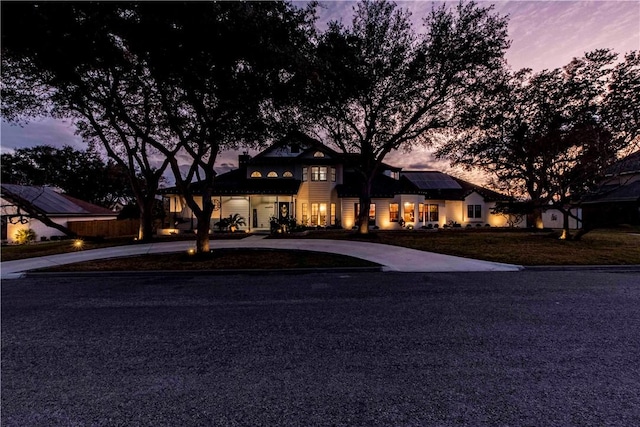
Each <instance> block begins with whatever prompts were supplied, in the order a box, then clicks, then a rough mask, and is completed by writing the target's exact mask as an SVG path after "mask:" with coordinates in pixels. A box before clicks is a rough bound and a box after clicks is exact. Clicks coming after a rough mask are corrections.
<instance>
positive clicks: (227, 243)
mask: <svg viewBox="0 0 640 427" xmlns="http://www.w3.org/2000/svg"><path fill="white" fill-rule="evenodd" d="M193 246H194V244H193V242H189V241H180V242H164V243H148V244H137V245H128V246H116V247H111V248H104V249H93V250H89V251H77V252H71V253H67V254H59V255H51V256H45V257H40V258H30V259H26V260H18V261H7V262H3V263H2V270H1V273H0V274H1V277H2V278H3V279H10V278H17V277H21V276H22V273H23V272H25V271H29V270H35V269H38V268H46V267H52V266H56V265H62V264H71V263H75V262H81V261H89V260H94V259H107V258H117V257H128V256H134V255H144V254H154V253H167V252H181V251H186V250H188V249H189V248H192V247H193ZM211 247H212V249H216V248H267V249H268V248H272V249H295V250H309V251H316V252H330V253H336V254H341V255H348V256H352V257H356V258H362V259H365V260H368V261H371V262H375V263H377V264H380V265H382V266H383V271H402V272H422V273H428V272H456V271H518V270H521V269H522V267H521V266H517V265H511V264H502V263H497V262H490V261H480V260H475V259H469V258H461V257H455V256H450V255H442V254H436V253H432V252H424V251H418V250H415V249H408V248H402V247H399V246H390V245H382V244H379V243H369V242H355V241H348V240H324V239H266V238H264V236H251V237H248V238H246V239H240V240H235V239H234V240H215V239H214V240H212V241H211Z"/></svg>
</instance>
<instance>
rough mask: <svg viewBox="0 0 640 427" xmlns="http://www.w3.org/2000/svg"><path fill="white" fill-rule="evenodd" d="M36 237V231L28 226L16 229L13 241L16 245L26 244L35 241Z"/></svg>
mask: <svg viewBox="0 0 640 427" xmlns="http://www.w3.org/2000/svg"><path fill="white" fill-rule="evenodd" d="M36 237H37V236H36V232H35V231H33V230H32V229H30V228H21V229H19V230H18V231H16V234H15V235H14V236H13V238H14V241H15V242H16V244H18V245H26V244H28V243H32V242H35V240H36Z"/></svg>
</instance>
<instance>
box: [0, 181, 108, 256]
mask: <svg viewBox="0 0 640 427" xmlns="http://www.w3.org/2000/svg"><path fill="white" fill-rule="evenodd" d="M0 187H1V190H2V193H1V194H0V197H1V203H2V240H3V241H8V242H9V243H12V242H13V240H14V236H15V234H16V232H17V231H18V230H20V229H23V228H26V229H31V230H33V231H34V232H35V233H36V238H37V239H39V240H51V239H52V238H53V239H55V238H59V237H60V236H64V235H65V233H63V232H62V231H61V230H58V229H56V228H54V227H50V226H47V225H46V224H44V223H43V222H42V221H41V220H39V219H37V218H38V217H47V218H49V219H50V220H52V221H53V222H54V223H56V224H59V225H61V226H63V227H67V228H68V227H69V223H70V222H72V221H86V220H114V219H116V218H117V213H116V212H113V211H111V210H109V209H107V208H103V207H101V206H96V205H94V204H91V203H88V202H85V201H83V200H79V199H76V198H74V197H71V196H68V195H66V194H61V193H59V192H57V191H55V190H54V189H53V188H51V187H34V186H25V185H13V184H2V185H1V186H0Z"/></svg>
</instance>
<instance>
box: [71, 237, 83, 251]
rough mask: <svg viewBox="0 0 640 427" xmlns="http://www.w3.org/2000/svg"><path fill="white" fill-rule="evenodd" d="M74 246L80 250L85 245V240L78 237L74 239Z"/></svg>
mask: <svg viewBox="0 0 640 427" xmlns="http://www.w3.org/2000/svg"><path fill="white" fill-rule="evenodd" d="M73 247H74V248H76V249H78V250H80V249H82V248H83V247H84V241H83V240H82V239H76V240H74V241H73Z"/></svg>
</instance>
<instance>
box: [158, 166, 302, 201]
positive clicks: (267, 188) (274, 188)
mask: <svg viewBox="0 0 640 427" xmlns="http://www.w3.org/2000/svg"><path fill="white" fill-rule="evenodd" d="M299 188H300V180H297V179H292V178H247V177H246V172H245V170H244V169H234V170H232V171H229V172H227V173H223V174H221V175H218V176H217V177H216V178H215V179H214V180H213V193H212V194H213V195H214V196H226V195H234V194H286V195H294V194H297V193H298V189H299ZM177 191H178V189H177V188H176V187H170V188H164V189H162V190H160V191H159V193H160V194H175V193H176V192H177ZM191 191H193V193H194V194H201V193H202V183H199V182H196V183H193V184H191Z"/></svg>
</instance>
